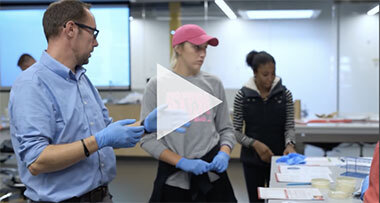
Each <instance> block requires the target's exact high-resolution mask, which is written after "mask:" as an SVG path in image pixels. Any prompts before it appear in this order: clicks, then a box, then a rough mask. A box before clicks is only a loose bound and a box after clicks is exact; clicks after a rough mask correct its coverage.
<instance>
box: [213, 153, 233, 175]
mask: <svg viewBox="0 0 380 203" xmlns="http://www.w3.org/2000/svg"><path fill="white" fill-rule="evenodd" d="M229 160H230V156H229V155H228V154H227V153H225V152H223V151H219V152H218V154H217V155H216V156H215V157H214V159H213V160H212V162H211V163H210V170H215V171H216V172H218V173H222V172H224V171H225V170H226V169H227V167H228V161H229Z"/></svg>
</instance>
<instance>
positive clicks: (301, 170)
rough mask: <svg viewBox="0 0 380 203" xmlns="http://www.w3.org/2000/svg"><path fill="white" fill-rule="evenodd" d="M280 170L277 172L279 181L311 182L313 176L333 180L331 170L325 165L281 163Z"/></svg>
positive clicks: (276, 175)
mask: <svg viewBox="0 0 380 203" xmlns="http://www.w3.org/2000/svg"><path fill="white" fill-rule="evenodd" d="M279 171H280V172H279V173H275V177H276V180H277V182H288V183H310V182H311V180H312V179H313V178H325V179H328V180H330V182H333V180H332V179H331V177H330V174H331V170H330V169H329V168H328V167H325V166H300V165H296V166H289V165H280V166H279Z"/></svg>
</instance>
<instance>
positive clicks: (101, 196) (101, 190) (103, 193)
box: [31, 186, 112, 203]
mask: <svg viewBox="0 0 380 203" xmlns="http://www.w3.org/2000/svg"><path fill="white" fill-rule="evenodd" d="M31 202H32V203H35V202H38V203H48V202H46V201H33V200H31ZM61 202H112V195H111V194H110V193H109V191H108V187H107V186H99V187H97V188H95V189H93V190H91V191H90V192H87V193H86V194H83V195H82V196H80V197H73V198H70V199H67V200H63V201H61Z"/></svg>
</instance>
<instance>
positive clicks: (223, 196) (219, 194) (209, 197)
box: [162, 179, 236, 202]
mask: <svg viewBox="0 0 380 203" xmlns="http://www.w3.org/2000/svg"><path fill="white" fill-rule="evenodd" d="M212 185H213V188H212V189H211V190H210V191H209V192H208V193H207V194H206V195H204V196H203V195H198V197H197V199H195V200H192V198H191V192H190V190H185V189H182V188H178V187H173V186H170V185H166V184H165V185H164V187H163V191H162V202H226V201H229V200H230V199H231V194H230V191H229V190H228V188H227V187H226V185H228V183H225V180H223V179H218V180H217V181H215V182H213V183H212ZM232 195H233V194H232ZM235 202H236V200H235Z"/></svg>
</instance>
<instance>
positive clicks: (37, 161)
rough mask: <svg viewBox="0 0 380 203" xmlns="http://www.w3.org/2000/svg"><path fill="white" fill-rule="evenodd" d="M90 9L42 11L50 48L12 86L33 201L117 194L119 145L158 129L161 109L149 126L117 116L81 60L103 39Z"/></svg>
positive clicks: (76, 4) (72, 5) (76, 5)
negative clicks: (113, 190) (111, 187)
mask: <svg viewBox="0 0 380 203" xmlns="http://www.w3.org/2000/svg"><path fill="white" fill-rule="evenodd" d="M89 9H90V5H89V4H86V3H82V2H80V1H77V0H62V1H58V2H54V3H52V4H50V6H49V7H48V8H47V10H46V11H45V13H44V17H43V27H44V32H45V36H46V39H47V41H48V47H47V50H46V51H44V52H43V53H42V56H41V58H40V60H39V61H38V62H37V63H36V64H35V65H33V66H32V67H31V68H29V70H28V71H25V72H22V74H21V75H20V76H19V77H18V78H17V80H16V81H15V83H14V85H13V86H12V90H11V95H10V100H9V113H10V126H11V137H12V144H13V148H14V151H15V154H16V157H17V161H18V169H19V173H20V178H21V181H22V182H23V183H24V184H25V185H26V191H25V193H24V194H25V196H26V197H28V198H29V199H30V200H31V201H32V202H61V201H69V202H108V201H111V197H112V196H111V195H110V194H109V192H108V187H107V185H108V183H109V182H110V181H111V180H112V179H113V178H114V177H115V175H116V160H115V154H114V152H113V147H116V148H122V147H133V146H135V145H136V143H137V142H138V141H139V140H140V138H141V136H142V135H143V133H144V131H148V132H154V131H156V130H157V124H156V119H157V113H156V111H153V112H152V113H150V114H149V115H148V116H147V118H145V119H144V124H143V125H144V126H134V127H133V126H130V124H132V123H134V122H135V120H132V119H126V120H121V121H118V122H114V123H111V121H112V119H111V118H110V117H109V116H108V111H107V109H106V108H105V106H104V104H103V103H102V100H101V98H100V95H99V93H98V91H97V90H96V89H95V87H94V86H93V85H92V84H91V82H90V80H89V79H88V78H87V76H86V75H85V72H86V70H85V69H84V68H83V67H82V65H84V64H87V63H88V59H89V58H90V56H91V52H92V51H94V48H95V47H97V46H98V41H97V40H96V37H97V35H98V33H99V31H98V30H97V29H96V23H95V18H94V16H93V15H92V13H91V12H90V10H89ZM128 125H129V126H128Z"/></svg>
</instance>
